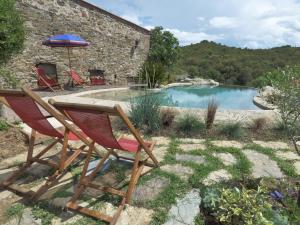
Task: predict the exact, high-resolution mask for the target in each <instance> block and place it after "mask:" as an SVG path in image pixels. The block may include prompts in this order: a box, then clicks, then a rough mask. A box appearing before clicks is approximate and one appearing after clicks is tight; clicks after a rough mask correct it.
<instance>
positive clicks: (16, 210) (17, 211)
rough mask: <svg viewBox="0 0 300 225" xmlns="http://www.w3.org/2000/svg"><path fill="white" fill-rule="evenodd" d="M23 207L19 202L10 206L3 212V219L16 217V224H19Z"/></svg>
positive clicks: (7, 219)
mask: <svg viewBox="0 0 300 225" xmlns="http://www.w3.org/2000/svg"><path fill="white" fill-rule="evenodd" d="M25 208H26V207H25V206H24V205H23V204H21V203H16V204H14V205H12V206H10V207H9V208H7V209H6V211H5V213H4V216H5V220H6V221H9V220H12V219H15V218H16V219H17V220H18V223H17V224H20V222H21V219H22V215H23V213H24V210H25Z"/></svg>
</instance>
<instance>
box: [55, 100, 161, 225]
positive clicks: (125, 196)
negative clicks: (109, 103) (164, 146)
mask: <svg viewBox="0 0 300 225" xmlns="http://www.w3.org/2000/svg"><path fill="white" fill-rule="evenodd" d="M49 103H50V104H52V105H53V106H54V107H56V108H57V109H58V110H60V111H61V112H62V113H63V114H65V115H66V116H68V113H67V111H64V108H69V107H71V108H77V109H85V110H86V109H91V110H96V111H97V112H99V113H101V114H107V115H109V116H119V117H120V118H121V119H122V121H123V122H124V123H125V124H126V125H127V127H128V129H129V130H130V132H131V133H132V134H133V136H134V138H135V139H136V140H137V142H138V143H139V147H138V150H137V152H136V153H134V158H128V157H123V156H120V155H118V154H117V153H116V152H115V151H114V150H115V149H107V150H108V152H107V154H106V155H105V156H104V157H103V158H102V159H101V160H100V162H99V163H98V165H97V166H96V167H95V169H94V170H93V172H92V173H91V174H89V175H86V174H87V170H88V165H89V163H90V161H91V155H92V152H93V150H94V148H95V142H94V141H93V142H92V143H91V144H90V145H89V151H88V155H87V158H86V161H85V164H84V167H83V170H82V174H81V177H80V179H79V183H78V186H77V188H76V191H75V193H74V195H73V197H72V199H71V200H70V201H69V202H68V203H67V205H66V208H68V209H70V210H73V211H77V212H80V213H82V214H85V215H88V216H91V217H94V218H97V219H100V220H103V221H106V222H109V224H110V225H114V224H116V222H117V220H118V218H119V216H120V214H121V212H122V210H123V209H124V207H125V205H126V204H130V200H131V196H132V193H133V191H134V188H135V186H136V184H137V181H138V179H139V177H140V176H141V173H142V170H143V168H144V166H150V167H157V166H159V163H158V161H157V159H156V158H155V156H154V155H153V153H152V151H153V148H154V145H155V142H151V143H150V146H148V145H147V144H146V143H145V142H144V140H143V139H142V137H141V136H140V134H139V132H138V130H136V129H135V128H134V126H133V125H132V123H131V122H130V120H129V119H128V117H127V116H126V114H125V113H124V112H123V110H122V108H121V107H120V106H119V105H115V106H114V107H106V106H95V105H86V104H72V103H60V102H55V101H54V100H53V99H50V100H49ZM68 117H69V116H68ZM122 137H123V135H122V136H121V137H119V139H120V138H122ZM119 139H118V140H119ZM142 150H144V151H145V152H146V153H147V155H148V157H146V158H145V159H144V160H142V159H141V152H142ZM110 155H114V156H115V157H117V159H125V160H129V161H132V162H133V168H132V173H131V177H130V181H129V185H128V189H127V191H121V190H117V189H115V188H112V187H104V186H100V185H98V184H96V183H93V179H94V178H95V176H96V174H97V173H98V172H99V171H100V170H101V168H102V167H103V165H104V163H105V161H106V160H107V159H108V158H109V156H110ZM149 159H151V160H152V161H153V163H150V162H148V161H149ZM87 187H89V188H93V189H97V190H101V191H103V192H107V193H110V194H113V195H118V196H121V197H122V200H121V203H120V205H119V207H118V209H117V211H116V212H115V214H114V215H113V216H108V215H105V214H103V213H101V212H99V211H96V210H91V209H88V208H86V207H81V206H79V205H78V204H77V203H76V201H77V200H78V198H79V197H80V195H81V194H82V192H83V191H84V190H85V189H86V188H87Z"/></svg>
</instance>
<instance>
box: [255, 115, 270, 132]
mask: <svg viewBox="0 0 300 225" xmlns="http://www.w3.org/2000/svg"><path fill="white" fill-rule="evenodd" d="M266 125H267V120H266V118H263V117H261V118H257V119H254V120H253V121H252V126H251V128H252V129H253V130H254V131H256V132H257V131H261V130H264V129H265V128H266Z"/></svg>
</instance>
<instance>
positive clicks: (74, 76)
mask: <svg viewBox="0 0 300 225" xmlns="http://www.w3.org/2000/svg"><path fill="white" fill-rule="evenodd" d="M67 73H68V74H69V76H71V77H72V79H73V81H75V83H76V84H79V85H81V84H83V83H84V80H83V79H82V78H81V77H80V76H79V74H78V73H77V72H76V71H74V70H70V71H68V72H67Z"/></svg>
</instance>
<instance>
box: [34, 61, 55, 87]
mask: <svg viewBox="0 0 300 225" xmlns="http://www.w3.org/2000/svg"><path fill="white" fill-rule="evenodd" d="M33 70H34V72H35V73H36V75H37V85H38V87H40V88H49V89H51V90H52V91H54V89H53V88H52V87H55V86H58V87H60V84H59V83H58V80H57V79H54V78H49V77H48V76H47V75H46V73H45V70H44V69H42V68H39V67H34V68H33Z"/></svg>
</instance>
